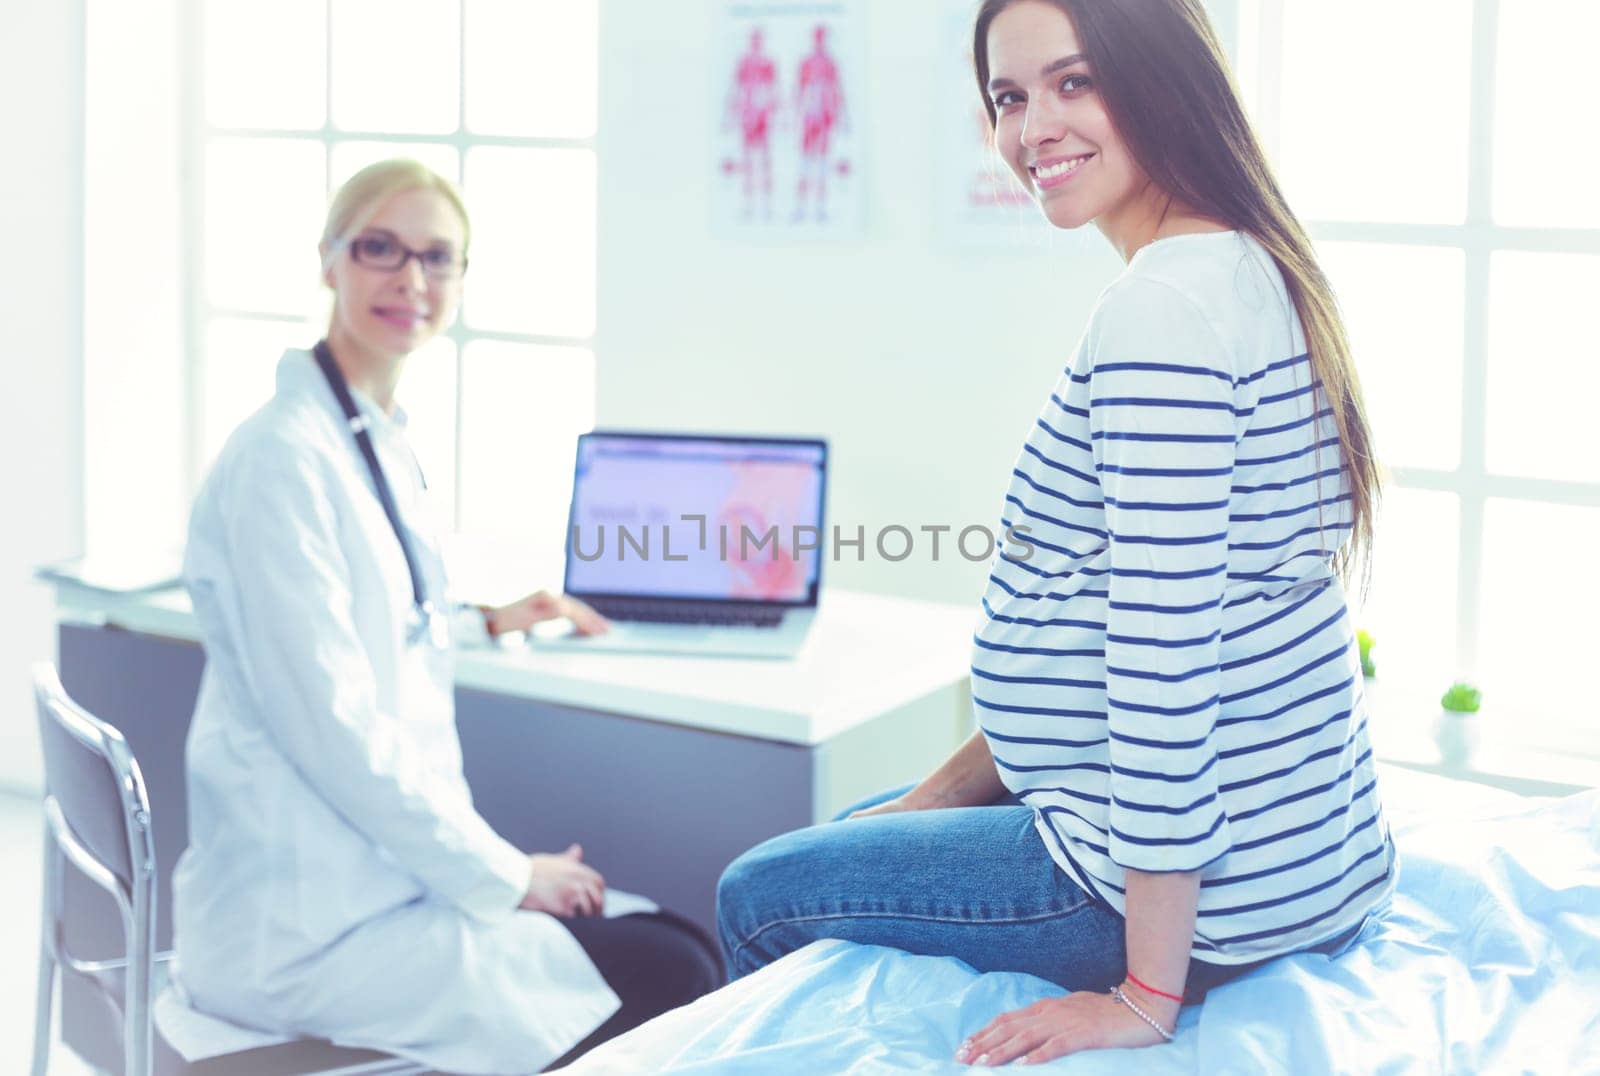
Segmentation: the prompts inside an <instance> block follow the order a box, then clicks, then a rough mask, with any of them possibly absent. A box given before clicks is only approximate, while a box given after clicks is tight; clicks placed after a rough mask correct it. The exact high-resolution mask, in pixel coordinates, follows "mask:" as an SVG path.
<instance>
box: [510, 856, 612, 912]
mask: <svg viewBox="0 0 1600 1076" xmlns="http://www.w3.org/2000/svg"><path fill="white" fill-rule="evenodd" d="M528 860H529V862H530V863H531V864H532V871H531V876H530V877H529V879H528V892H527V893H526V894H524V895H523V898H522V903H520V904H518V905H517V907H519V908H522V909H525V910H527V911H530V912H549V913H550V914H551V915H554V916H558V917H560V918H562V919H569V918H571V917H573V916H577V915H599V914H600V911H601V909H602V908H603V907H604V906H605V898H606V880H605V879H604V878H602V877H600V872H599V871H597V870H595V869H594V868H593V867H591V866H589V865H588V864H586V863H584V862H583V849H582V848H581V847H580V846H578V845H576V844H574V845H571V846H569V847H568V848H567V850H566V851H565V852H560V853H557V854H555V855H548V854H543V853H540V854H536V855H531V856H529V857H528Z"/></svg>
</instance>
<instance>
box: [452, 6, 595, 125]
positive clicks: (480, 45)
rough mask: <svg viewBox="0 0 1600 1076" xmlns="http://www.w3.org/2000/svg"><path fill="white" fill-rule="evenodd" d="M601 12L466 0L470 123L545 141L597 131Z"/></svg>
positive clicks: (582, 7) (564, 7) (592, 7)
mask: <svg viewBox="0 0 1600 1076" xmlns="http://www.w3.org/2000/svg"><path fill="white" fill-rule="evenodd" d="M597 7H598V5H597V3H596V0H570V2H567V3H560V4H529V3H527V2H526V0H467V12H466V31H467V41H466V56H467V60H466V63H467V126H468V127H469V128H471V129H472V130H474V131H482V132H485V133H489V134H503V135H532V136H541V137H545V138H587V137H589V136H590V135H592V134H594V130H595V112H596V97H597V86H596V65H597V60H598V56H599V23H600V20H599V14H598V11H597ZM530 51H533V52H536V53H537V55H538V62H536V63H535V62H530V58H529V54H530Z"/></svg>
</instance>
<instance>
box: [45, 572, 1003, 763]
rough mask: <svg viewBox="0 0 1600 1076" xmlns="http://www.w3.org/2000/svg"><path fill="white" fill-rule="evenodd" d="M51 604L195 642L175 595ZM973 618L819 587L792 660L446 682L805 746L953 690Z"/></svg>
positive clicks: (605, 663)
mask: <svg viewBox="0 0 1600 1076" xmlns="http://www.w3.org/2000/svg"><path fill="white" fill-rule="evenodd" d="M56 608H57V613H58V616H59V617H60V618H61V619H63V620H75V621H80V622H82V621H87V622H91V623H109V624H116V625H118V626H120V627H123V628H126V629H127V630H129V631H136V632H143V633H147V634H152V635H164V636H168V637H171V638H176V639H184V640H189V641H198V639H199V627H198V624H197V622H196V621H195V618H194V614H193V612H192V610H191V609H190V606H189V598H188V595H187V594H185V593H184V592H183V591H181V590H169V591H162V592H160V593H157V594H153V595H148V596H140V597H118V596H115V595H108V594H105V593H103V592H96V591H89V590H85V589H83V588H79V587H74V586H71V585H69V584H62V585H58V586H57V587H56ZM977 615H978V610H977V604H976V603H973V604H972V605H970V606H968V605H952V604H946V603H940V602H927V601H918V600H913V599H909V598H896V597H888V596H885V595H879V594H866V593H861V592H857V591H848V590H824V592H823V596H822V601H821V604H820V607H819V609H818V612H817V618H816V620H815V622H814V623H813V624H812V627H811V633H810V635H809V636H808V637H807V640H806V644H805V647H804V649H803V650H802V651H801V652H800V655H799V656H798V657H797V658H795V659H794V660H792V661H765V660H753V659H737V658H700V657H687V656H657V655H650V654H620V653H603V652H596V653H592V654H582V653H573V652H571V651H560V652H556V651H542V652H541V651H538V650H537V649H535V648H531V647H526V646H517V647H515V648H511V647H504V648H487V649H463V650H461V651H460V652H459V655H458V658H457V662H456V684H457V686H460V687H469V688H478V689H481V690H484V691H491V692H495V693H497V694H501V695H510V696H516V697H521V698H527V699H533V700H537V701H540V702H550V703H560V704H564V705H568V706H576V707H581V708H584V709H590V710H599V711H603V712H606V713H615V714H626V715H630V716H636V717H643V718H648V719H650V720H654V721H664V722H668V723H671V724H678V725H688V726H692V727H694V728H699V729H707V730H712V731H717V732H728V733H733V734H735V735H740V736H754V737H759V738H761V739H767V740H777V741H780V742H784V743H793V744H801V745H806V746H812V745H816V744H821V743H823V742H825V741H827V740H829V739H830V738H832V737H834V736H837V735H839V734H840V733H842V732H845V731H847V730H849V729H851V728H854V727H855V726H857V725H859V724H861V723H862V722H864V721H867V720H869V719H871V718H873V717H876V716H878V715H879V714H883V713H886V712H889V711H891V710H895V709H898V708H899V707H902V706H905V705H908V704H910V703H913V702H916V701H918V700H920V699H923V698H926V697H927V696H929V695H930V694H933V693H935V692H938V691H942V690H946V689H949V688H951V687H952V686H954V685H957V684H961V683H964V682H965V680H966V678H967V673H968V668H969V665H970V651H971V645H972V631H973V628H974V626H975V625H976V623H977Z"/></svg>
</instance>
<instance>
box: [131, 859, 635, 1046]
mask: <svg viewBox="0 0 1600 1076" xmlns="http://www.w3.org/2000/svg"><path fill="white" fill-rule="evenodd" d="M660 910H661V906H660V905H658V904H657V903H656V902H655V901H653V900H651V899H649V898H648V897H641V896H640V895H639V894H637V893H628V892H626V891H624V890H621V889H607V890H606V899H605V906H604V908H603V909H602V914H603V915H604V916H605V918H607V919H615V918H617V917H618V916H620V915H639V914H648V913H650V912H658V911H660ZM155 1020H156V1028H157V1029H158V1030H159V1031H160V1032H161V1037H162V1038H164V1039H166V1040H167V1044H168V1045H170V1046H171V1047H172V1048H173V1049H174V1050H176V1051H177V1052H178V1053H179V1054H180V1055H182V1057H183V1059H184V1060H185V1061H202V1060H204V1059H206V1058H209V1057H218V1056H221V1055H222V1054H235V1053H239V1052H240V1051H242V1050H254V1049H258V1048H260V1047H262V1046H277V1045H279V1044H280V1043H285V1042H290V1041H292V1040H293V1039H294V1037H295V1036H292V1035H282V1034H278V1033H277V1032H273V1031H261V1030H259V1029H257V1028H253V1027H243V1026H241V1025H239V1024H234V1023H230V1022H229V1021H227V1020H223V1019H221V1018H220V1017H216V1016H212V1015H210V1014H209V1013H203V1012H201V1011H200V1010H198V1009H196V1008H195V1007H194V1005H193V1004H192V1003H191V1002H190V1000H189V995H188V992H187V991H185V990H184V989H183V986H182V985H181V984H180V983H179V982H178V981H177V980H176V979H173V978H169V979H168V980H167V982H166V984H165V985H164V986H163V987H162V989H161V991H160V993H159V994H157V996H156V1004H155Z"/></svg>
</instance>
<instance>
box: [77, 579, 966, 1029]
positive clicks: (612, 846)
mask: <svg viewBox="0 0 1600 1076" xmlns="http://www.w3.org/2000/svg"><path fill="white" fill-rule="evenodd" d="M56 605H57V612H58V620H59V628H58V635H57V646H58V661H57V665H58V668H59V670H60V674H61V680H62V684H63V685H64V686H65V687H66V689H67V692H68V694H70V695H71V696H72V697H73V698H74V699H75V700H77V701H78V702H79V703H80V704H81V705H82V706H84V707H85V708H86V709H88V710H89V712H91V713H93V714H95V715H96V716H98V717H100V718H101V719H103V720H105V721H107V722H108V723H110V724H112V725H114V726H116V727H117V728H118V729H119V730H121V732H122V733H123V735H124V736H125V737H126V738H127V740H128V742H129V744H130V746H131V747H132V748H133V752H134V755H135V757H136V758H137V759H138V760H139V766H140V768H141V770H142V771H143V774H144V778H145V785H146V788H147V789H148V791H149V795H150V801H151V814H152V817H153V820H154V831H155V834H154V835H155V847H156V860H157V902H158V904H157V912H158V923H157V940H156V946H157V949H158V950H161V949H168V948H170V947H171V945H172V916H171V907H172V900H171V876H172V869H173V866H174V865H175V863H176V862H177V859H178V855H179V853H181V852H182V851H183V848H184V846H185V845H186V844H187V842H188V812H187V807H186V802H185V787H184V776H183V751H184V740H185V737H186V736H187V733H188V729H189V720H190V717H191V715H192V714H193V712H194V703H195V698H196V696H197V695H198V693H199V687H200V674H201V671H202V669H203V667H204V664H205V656H204V654H203V653H202V651H201V649H200V646H199V641H198V640H199V631H198V625H197V623H196V621H195V618H194V615H193V613H192V611H191V610H190V607H189V602H188V597H187V595H185V594H184V593H183V592H181V591H166V592H161V593H158V594H154V595H149V596H142V597H136V598H122V597H116V596H110V595H106V594H104V593H100V592H93V591H88V590H85V589H83V588H79V587H74V586H72V585H70V584H61V585H58V586H57V589H56ZM975 616H976V610H975V608H974V607H968V606H954V605H944V604H936V603H932V602H923V601H912V600H908V599H902V598H890V597H883V596H877V595H871V594H861V593H853V592H849V591H829V592H827V593H826V594H825V595H824V597H823V601H822V604H821V607H820V608H819V610H818V614H817V618H816V621H815V623H814V624H813V627H812V631H811V634H810V636H809V638H808V639H807V642H806V646H805V648H804V650H803V651H802V652H801V653H800V655H799V656H798V657H797V658H796V659H795V660H793V661H782V662H778V661H756V660H737V659H725V658H693V657H658V656H650V655H623V654H606V653H598V652H597V653H593V654H583V653H573V652H571V651H561V652H555V651H545V652H540V651H538V650H537V649H535V648H530V647H521V646H519V647H516V648H486V649H479V650H463V651H462V652H461V653H460V654H459V656H458V661H457V668H456V725H457V729H458V731H459V733H460V736H461V747H462V755H463V759H464V764H465V768H466V775H467V781H468V783H469V784H470V785H471V788H472V794H473V799H474V802H475V804H476V806H477V808H478V810H479V812H480V813H481V814H482V815H483V816H484V818H486V819H487V820H488V821H489V823H490V824H491V825H493V826H494V827H495V829H496V830H498V831H499V832H500V833H501V834H502V835H503V836H504V837H505V838H506V839H507V840H509V841H511V842H512V843H513V844H515V845H516V846H517V847H519V848H522V849H524V850H527V851H541V850H542V851H554V850H558V849H561V848H565V847H566V846H567V845H568V844H569V843H571V842H573V841H577V842H579V843H581V844H582V845H583V847H584V853H585V855H584V858H585V860H586V861H588V862H591V863H593V864H594V865H595V866H596V867H597V868H598V869H599V870H600V871H601V872H602V873H604V874H605V876H606V879H607V881H608V882H609V883H611V884H612V885H615V886H616V887H617V888H619V889H626V890H631V891H633V892H636V893H643V894H646V895H648V896H650V897H651V898H653V899H655V900H657V901H658V902H660V903H661V904H662V905H663V906H665V907H668V908H671V909H672V910H674V911H677V912H679V913H680V914H682V915H684V916H687V917H688V918H690V919H692V920H694V921H695V922H697V923H699V924H700V925H701V926H702V927H704V928H706V929H707V931H708V932H710V933H711V934H712V936H713V937H715V925H714V920H713V917H714V911H715V898H716V883H717V879H718V877H720V875H721V873H722V870H723V868H724V867H725V866H727V864H728V863H729V862H730V861H732V860H733V858H734V857H736V856H737V855H739V854H740V853H741V852H743V851H745V850H746V849H747V848H750V847H751V846H753V845H755V844H758V843H759V842H761V841H763V840H765V839H767V838H768V837H772V836H775V835H776V834H779V833H785V832H788V831H789V830H793V829H797V828H800V827H802V826H807V825H810V824H812V823H815V822H823V821H826V820H827V819H829V818H831V817H832V816H833V815H834V814H835V813H837V812H838V810H839V809H840V808H842V807H844V806H846V805H848V804H849V803H851V802H853V801H855V800H857V799H859V798H861V797H863V796H866V795H869V794H871V793H873V792H876V791H879V790H880V789H883V788H887V787H889V786H892V785H895V784H900V783H905V782H909V781H912V780H915V779H917V778H918V777H921V776H923V775H924V774H926V773H927V772H928V771H930V770H931V769H932V768H933V767H934V766H935V765H937V764H938V762H939V761H941V760H942V759H943V758H944V757H945V756H946V755H947V754H948V753H949V752H950V751H951V750H952V749H953V748H954V747H955V746H956V745H957V744H958V743H959V742H961V740H963V739H964V738H965V737H966V736H967V735H968V733H969V732H970V731H971V729H972V727H973V725H972V714H971V697H970V695H969V693H968V688H967V668H968V648H969V646H970V640H971V635H972V628H973V624H974V621H975ZM63 899H64V902H65V916H66V922H67V936H68V939H69V945H70V947H71V949H72V951H73V952H74V953H76V954H77V955H80V956H83V957H86V958H98V957H109V956H120V955H121V954H122V953H123V948H122V946H123V940H122V935H121V929H120V926H119V920H118V916H117V913H116V911H115V905H113V904H112V903H111V901H110V898H109V897H107V896H106V895H105V894H104V893H102V892H101V891H99V890H98V889H95V888H94V887H93V886H92V885H91V884H90V883H88V882H86V881H85V880H83V879H82V878H80V877H77V876H76V875H75V873H74V872H71V871H69V872H68V876H67V879H66V884H65V886H64V891H63ZM93 1004H98V1002H97V1000H96V999H95V998H94V996H93V995H92V994H90V993H89V992H88V991H87V990H85V989H84V988H83V987H82V985H81V982H78V981H77V977H75V976H69V977H68V979H67V981H66V985H65V986H64V987H63V993H62V1029H63V1030H62V1033H63V1037H64V1038H65V1039H66V1041H67V1042H68V1043H69V1044H70V1045H72V1046H73V1048H74V1049H76V1050H77V1051H78V1052H79V1053H80V1055H82V1056H85V1057H96V1056H104V1053H103V1051H104V1049H105V1047H106V1044H105V1043H102V1042H98V1041H96V1040H97V1039H98V1026H99V1025H98V1024H97V1023H96V1022H94V1021H86V1020H84V1019H83V1018H82V1015H81V1014H82V1013H83V1011H84V1007H85V1006H88V1005H93ZM113 1056H114V1055H113Z"/></svg>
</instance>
